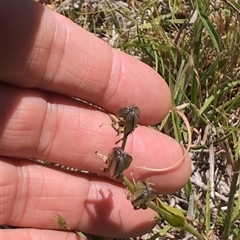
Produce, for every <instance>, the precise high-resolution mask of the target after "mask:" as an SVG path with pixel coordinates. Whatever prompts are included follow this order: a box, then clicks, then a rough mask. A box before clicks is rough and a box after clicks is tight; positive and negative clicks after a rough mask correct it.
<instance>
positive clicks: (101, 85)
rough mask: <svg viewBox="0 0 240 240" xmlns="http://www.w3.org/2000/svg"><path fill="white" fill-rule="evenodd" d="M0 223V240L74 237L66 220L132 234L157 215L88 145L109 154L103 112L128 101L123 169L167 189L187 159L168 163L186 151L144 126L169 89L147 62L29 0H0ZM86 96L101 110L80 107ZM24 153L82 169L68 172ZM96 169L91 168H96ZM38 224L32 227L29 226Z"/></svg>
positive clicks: (97, 230)
mask: <svg viewBox="0 0 240 240" xmlns="http://www.w3.org/2000/svg"><path fill="white" fill-rule="evenodd" d="M0 3H1V10H0V22H1V28H0V31H1V32H0V38H1V39H0V52H1V54H0V61H1V65H0V80H1V83H0V108H1V114H0V117H1V119H0V122H1V124H0V134H1V137H0V153H1V156H0V172H1V174H0V189H1V191H0V209H1V211H0V221H1V222H0V224H7V225H12V226H18V227H21V228H19V229H7V230H2V229H1V230H0V231H1V232H0V235H1V236H2V239H27V240H28V239H53V238H56V239H60V240H61V239H65V240H66V239H68V240H69V239H79V237H77V235H76V234H75V233H71V232H59V231H57V230H56V229H58V228H59V227H58V224H57V219H58V216H59V215H60V216H62V217H64V218H65V219H66V221H67V224H68V226H69V228H70V229H78V230H81V231H83V232H86V233H91V234H96V235H104V236H106V235H107V236H108V237H130V236H138V235H141V234H143V233H145V232H147V231H149V230H150V229H151V228H152V227H153V226H154V225H155V224H156V222H155V221H154V220H153V218H154V216H155V215H156V214H155V213H154V212H153V211H152V210H149V209H148V210H137V211H135V210H133V206H132V205H131V203H130V201H129V200H128V199H127V197H126V190H125V189H124V187H123V186H121V184H119V183H118V182H116V181H115V180H114V179H110V178H108V177H107V176H106V175H105V174H104V173H103V172H102V170H101V168H104V167H106V165H105V164H104V163H103V161H102V160H101V159H100V158H98V156H96V154H95V151H100V152H102V153H103V154H105V155H107V153H108V151H109V150H110V149H111V148H112V147H114V146H115V145H114V142H116V141H117V139H119V138H118V137H116V132H115V131H114V130H113V129H112V128H111V127H110V126H108V125H104V126H102V127H99V125H101V124H102V123H106V122H110V119H109V116H108V113H109V112H111V113H116V112H117V110H118V109H120V108H122V107H125V106H129V105H135V106H138V107H139V108H140V110H141V116H140V120H139V123H140V125H139V126H138V127H137V128H136V130H135V131H134V134H131V135H130V136H129V139H128V142H127V145H126V149H125V150H126V151H127V152H128V153H129V154H130V155H131V156H132V157H133V163H132V165H131V166H130V168H129V169H128V170H127V171H126V175H127V176H130V173H131V172H132V173H133V177H134V178H135V180H138V179H144V180H145V179H146V178H149V180H150V182H151V183H152V184H154V185H153V186H154V188H155V189H156V191H157V192H161V193H166V194H167V193H172V192H175V191H177V190H179V189H180V188H181V187H182V186H183V185H184V184H185V183H186V181H187V180H188V179H189V176H190V173H191V167H190V160H189V157H188V155H186V157H185V159H184V160H183V162H182V163H181V164H180V165H179V166H177V167H175V168H174V169H172V170H169V171H166V172H161V173H158V172H147V171H146V170H143V169H141V168H138V167H139V166H147V167H151V168H158V169H159V168H168V167H171V166H172V165H174V164H175V163H176V162H178V161H179V160H180V159H181V157H182V156H183V154H184V150H183V148H182V147H181V146H180V145H179V144H178V143H177V142H176V141H175V140H174V139H172V138H170V137H168V136H166V135H164V134H161V133H159V132H157V131H155V130H152V129H149V128H147V127H146V126H144V125H149V124H155V123H158V122H160V121H161V120H162V119H163V117H164V116H165V115H166V114H167V112H168V111H169V108H170V105H171V103H170V91H169V89H168V87H167V84H166V83H165V81H164V80H163V79H162V78H161V77H160V76H159V75H158V74H157V73H156V72H155V71H154V70H153V69H151V68H150V67H148V66H146V65H145V64H143V63H141V62H140V61H137V60H136V59H134V58H133V57H131V56H128V55H126V54H124V53H122V52H120V51H119V50H115V49H112V48H111V47H110V46H108V45H107V44H106V43H104V42H103V41H101V40H100V39H98V38H96V37H95V36H93V35H92V34H91V33H88V32H86V31H85V30H83V29H81V28H80V27H79V26H77V25H75V24H74V23H72V22H71V21H70V20H68V19H66V18H65V17H63V16H60V15H59V14H57V13H54V12H51V11H49V10H47V9H45V8H44V7H43V6H41V5H40V4H38V3H36V2H33V1H31V0H11V1H4V0H0ZM73 96H74V97H76V98H81V99H84V100H87V101H89V102H91V103H93V104H96V105H98V106H100V107H101V108H103V109H104V110H105V111H106V112H103V111H100V110H98V109H96V108H92V107H90V106H86V105H85V104H84V103H81V102H79V101H76V100H75V99H72V97H73ZM29 158H38V159H44V160H47V161H51V162H54V163H59V164H64V165H67V166H71V167H74V168H78V169H82V170H86V171H89V172H91V173H95V175H93V174H86V173H72V172H69V171H64V170H60V169H54V168H51V167H49V166H44V165H40V164H36V163H35V162H33V161H30V160H28V159H29ZM96 174H98V175H96ZM36 228H38V229H36Z"/></svg>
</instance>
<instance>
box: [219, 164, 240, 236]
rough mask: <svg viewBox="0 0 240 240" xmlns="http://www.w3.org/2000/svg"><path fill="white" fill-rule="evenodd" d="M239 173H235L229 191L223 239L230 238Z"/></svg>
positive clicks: (239, 165)
mask: <svg viewBox="0 0 240 240" xmlns="http://www.w3.org/2000/svg"><path fill="white" fill-rule="evenodd" d="M236 169H238V170H239V169H240V161H238V162H237V166H236ZM238 177H239V174H233V177H232V183H231V187H230V192H229V198H228V205H227V214H226V218H225V222H224V232H223V240H228V239H229V233H230V229H231V224H232V219H231V218H232V213H233V205H234V195H235V193H236V188H237V181H238Z"/></svg>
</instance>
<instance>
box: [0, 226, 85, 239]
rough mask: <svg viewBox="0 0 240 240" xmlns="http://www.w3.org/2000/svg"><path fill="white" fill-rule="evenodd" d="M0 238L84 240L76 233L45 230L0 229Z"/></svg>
mask: <svg viewBox="0 0 240 240" xmlns="http://www.w3.org/2000/svg"><path fill="white" fill-rule="evenodd" d="M0 236H1V237H2V239H4V240H12V239H24V240H49V239H58V240H82V239H83V238H80V237H79V235H77V234H76V233H72V232H71V233H69V232H62V231H54V230H43V229H29V228H25V229H4V230H3V229H0Z"/></svg>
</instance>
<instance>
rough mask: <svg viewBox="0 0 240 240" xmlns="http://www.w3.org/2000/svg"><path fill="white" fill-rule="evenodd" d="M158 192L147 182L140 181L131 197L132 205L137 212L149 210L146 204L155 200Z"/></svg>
mask: <svg viewBox="0 0 240 240" xmlns="http://www.w3.org/2000/svg"><path fill="white" fill-rule="evenodd" d="M156 197H157V192H156V191H155V190H154V189H153V188H151V187H150V184H149V183H147V182H145V181H138V182H137V183H136V185H135V191H134V193H133V194H132V197H131V203H132V205H133V207H134V209H135V210H137V209H140V208H142V209H147V206H146V203H148V202H150V201H153V200H155V199H156Z"/></svg>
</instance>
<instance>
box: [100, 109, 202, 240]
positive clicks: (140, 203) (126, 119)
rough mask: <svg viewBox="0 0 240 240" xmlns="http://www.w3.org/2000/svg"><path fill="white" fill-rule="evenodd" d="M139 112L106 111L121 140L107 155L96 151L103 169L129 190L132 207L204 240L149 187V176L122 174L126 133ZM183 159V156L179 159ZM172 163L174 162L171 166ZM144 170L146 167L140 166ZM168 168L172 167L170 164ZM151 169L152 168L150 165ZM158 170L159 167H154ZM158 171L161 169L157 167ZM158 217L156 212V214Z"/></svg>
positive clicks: (125, 164)
mask: <svg viewBox="0 0 240 240" xmlns="http://www.w3.org/2000/svg"><path fill="white" fill-rule="evenodd" d="M139 116H140V109H139V108H138V107H136V106H128V107H125V108H122V109H120V110H119V111H118V112H117V114H116V115H113V114H109V117H110V119H111V121H112V123H111V126H112V127H113V129H114V130H115V131H116V132H117V136H118V135H120V134H123V137H122V138H121V139H119V140H118V141H117V142H116V143H115V144H117V143H119V142H121V141H122V144H121V147H115V148H112V149H111V150H110V151H109V153H108V156H107V157H106V156H104V155H103V154H101V153H99V152H98V151H97V152H96V154H97V155H98V156H99V157H100V158H101V159H102V160H103V161H104V162H105V163H106V164H107V168H104V169H103V171H104V172H105V173H107V174H109V176H110V177H114V178H116V179H118V180H120V181H121V182H122V183H123V185H124V186H126V188H127V189H128V190H129V191H130V192H131V198H130V200H131V203H132V205H133V208H134V209H135V210H138V209H147V208H148V207H149V208H151V209H153V210H154V211H156V212H157V213H158V214H159V217H160V216H161V217H162V218H163V219H164V220H166V221H167V222H168V223H169V224H170V225H171V226H172V227H176V228H181V229H184V230H186V231H188V232H190V233H191V234H193V235H194V236H196V237H197V238H198V239H200V240H204V239H205V238H204V236H203V235H201V234H200V233H198V232H196V230H195V229H194V227H193V226H192V225H191V224H189V223H188V222H187V220H186V218H185V217H184V215H183V213H182V212H181V211H180V210H178V209H176V208H173V207H170V206H167V205H166V204H165V203H163V202H162V201H161V199H160V198H158V197H157V192H156V191H155V190H154V188H152V187H151V183H150V182H149V181H148V180H139V181H137V182H136V183H135V181H134V179H133V183H132V182H131V181H130V180H129V179H128V178H127V177H126V176H125V175H124V173H123V172H124V171H125V170H126V169H127V168H128V167H129V166H130V164H131V162H132V157H131V156H130V155H129V154H127V153H126V152H124V148H125V146H126V143H127V138H128V136H129V135H130V134H131V133H133V131H134V130H135V129H136V127H137V124H138V120H139ZM181 161H182V160H181ZM173 167H175V166H173ZM143 169H145V170H147V169H148V168H143ZM170 169H171V168H170ZM150 170H153V169H150ZM157 171H159V169H157ZM159 172H160V171H159ZM157 217H158V216H157Z"/></svg>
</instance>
